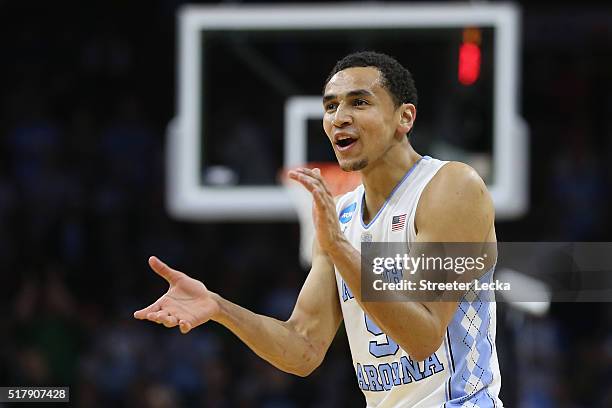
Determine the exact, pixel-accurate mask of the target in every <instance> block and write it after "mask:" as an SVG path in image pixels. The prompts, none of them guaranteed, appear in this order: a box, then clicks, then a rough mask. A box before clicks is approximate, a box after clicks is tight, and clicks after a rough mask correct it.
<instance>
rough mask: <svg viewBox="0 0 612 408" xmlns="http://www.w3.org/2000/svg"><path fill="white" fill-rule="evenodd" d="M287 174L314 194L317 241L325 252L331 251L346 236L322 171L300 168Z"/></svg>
mask: <svg viewBox="0 0 612 408" xmlns="http://www.w3.org/2000/svg"><path fill="white" fill-rule="evenodd" d="M287 174H288V176H289V178H291V179H293V180H295V181H298V182H299V183H300V184H302V185H303V186H304V187H305V188H306V189H307V190H308V191H309V192H310V194H312V201H313V206H312V218H313V223H314V226H315V229H316V235H317V241H318V243H319V245H320V246H321V248H322V249H323V250H324V251H327V250H329V249H330V248H331V247H332V246H333V245H334V244H336V243H337V242H338V240H339V239H341V238H343V237H344V235H343V234H342V232H341V231H340V225H339V224H338V215H337V213H336V203H335V201H334V197H333V196H332V194H331V193H330V192H329V189H328V188H327V185H326V184H325V180H323V177H322V176H321V170H319V169H317V168H315V169H308V168H298V169H295V170H291V171H289V172H288V173H287Z"/></svg>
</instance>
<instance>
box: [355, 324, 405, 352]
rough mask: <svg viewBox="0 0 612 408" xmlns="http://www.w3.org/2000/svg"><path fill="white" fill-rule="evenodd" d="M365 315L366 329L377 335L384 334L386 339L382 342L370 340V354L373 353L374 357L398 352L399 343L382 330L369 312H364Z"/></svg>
mask: <svg viewBox="0 0 612 408" xmlns="http://www.w3.org/2000/svg"><path fill="white" fill-rule="evenodd" d="M363 315H364V316H365V326H366V329H368V331H369V332H370V333H372V334H373V335H375V336H380V335H383V336H384V341H382V342H380V343H379V342H378V341H371V342H370V354H372V355H373V356H374V357H386V356H392V355H394V354H395V353H397V350H399V346H398V345H397V343H396V342H394V341H393V339H391V338H390V337H389V336H387V335H386V334H385V333H383V331H382V330H380V328H379V327H378V326H377V325H376V323H374V322H373V321H372V320H371V319H370V317H369V316H368V315H367V314H365V313H364V314H363Z"/></svg>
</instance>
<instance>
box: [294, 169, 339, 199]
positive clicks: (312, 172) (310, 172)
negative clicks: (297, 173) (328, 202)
mask: <svg viewBox="0 0 612 408" xmlns="http://www.w3.org/2000/svg"><path fill="white" fill-rule="evenodd" d="M301 170H303V173H304V174H306V175H307V176H309V177H312V178H313V179H314V180H316V182H318V183H317V184H318V185H320V186H321V187H322V188H323V190H325V191H326V192H327V193H329V195H332V194H331V193H330V191H329V188H328V187H327V182H326V181H325V179H324V178H323V176H322V175H321V169H320V168H318V167H315V168H313V169H309V168H304V169H301Z"/></svg>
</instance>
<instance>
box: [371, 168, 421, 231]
mask: <svg viewBox="0 0 612 408" xmlns="http://www.w3.org/2000/svg"><path fill="white" fill-rule="evenodd" d="M423 159H425V160H429V159H431V157H429V156H423V157H421V158H420V159H419V160H417V161H416V162H415V163H414V164H413V165H412V167H410V169H408V171H407V172H406V174H404V177H402V179H401V180H400V181H399V182H398V183H397V184H396V185H395V187H393V190H391V194H389V197H387V199H386V200H385V202H384V204H383V205H382V207H380V210H378V212H377V213H376V215H375V216H374V218H372V219H371V220H370V222H369V223H368V225H366V224H364V222H363V205H364V203H365V189H364V190H363V193H362V196H361V206H360V207H359V221H361V226H362V227H363V228H364V229H366V230H367V229H368V228H370V227H371V226H372V224H374V221H376V219H377V218H378V216H379V215H380V214H382V212H383V210H384V209H385V207H387V204H388V203H389V201H391V197H393V194H394V193H395V192H396V191H397V189H398V188H399V187H400V186H401V185H402V183H404V181H406V179H407V178H408V176H410V173H412V172H413V171H414V169H416V167H417V165H418V164H419V163H420V162H421V160H423Z"/></svg>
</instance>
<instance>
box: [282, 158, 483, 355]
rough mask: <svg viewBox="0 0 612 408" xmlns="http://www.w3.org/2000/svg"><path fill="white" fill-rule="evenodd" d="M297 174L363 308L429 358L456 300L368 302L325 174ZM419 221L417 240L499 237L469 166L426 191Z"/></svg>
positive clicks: (448, 171) (320, 234)
mask: <svg viewBox="0 0 612 408" xmlns="http://www.w3.org/2000/svg"><path fill="white" fill-rule="evenodd" d="M298 173H299V174H298ZM293 178H294V179H296V180H298V181H300V182H301V183H302V184H303V185H304V186H305V187H306V188H307V189H308V190H309V191H311V193H312V194H313V201H314V204H315V209H316V214H315V220H316V227H317V239H318V240H319V242H320V243H321V246H322V247H324V248H325V250H326V251H327V253H328V254H329V256H330V258H331V259H332V261H333V263H334V264H335V265H336V267H337V268H338V271H339V272H340V274H341V275H342V278H343V279H344V281H345V282H346V284H347V285H348V286H349V288H350V289H351V291H352V293H353V294H354V295H355V299H356V300H357V301H358V302H359V304H360V306H361V308H362V309H363V310H364V311H365V312H366V313H367V314H368V315H369V316H370V318H372V320H374V322H375V323H376V324H377V325H378V327H380V328H381V330H383V332H385V334H387V335H389V336H390V337H391V338H392V339H393V340H395V341H396V342H397V343H398V344H399V345H400V346H401V347H402V349H404V350H406V351H407V352H408V353H409V354H410V355H411V356H412V357H413V358H415V359H416V360H419V361H422V360H424V359H426V358H427V357H429V356H430V355H431V354H432V353H433V352H435V351H436V350H437V349H438V347H439V346H440V344H441V342H442V339H443V337H444V333H445V331H446V327H447V326H448V324H449V322H450V320H451V319H452V316H453V314H454V312H455V310H456V309H457V302H363V301H362V300H361V261H360V253H359V251H358V250H357V249H355V248H354V247H353V246H352V245H351V243H350V242H348V241H347V240H346V239H345V238H344V235H343V234H342V233H340V231H339V228H338V227H337V222H338V221H337V218H336V217H335V212H334V213H332V211H331V208H332V203H331V202H330V200H329V197H330V196H329V194H328V192H327V191H326V187H325V185H324V183H323V181H322V180H321V179H320V175H319V174H317V172H314V171H311V170H308V169H306V170H303V171H301V172H294V173H293ZM416 225H417V228H418V233H417V242H486V241H488V240H491V237H493V240H494V231H493V205H492V202H491V200H490V197H489V195H488V193H487V191H486V187H485V186H484V183H483V182H482V180H481V179H480V177H478V175H477V174H476V173H475V172H474V171H473V170H472V169H471V168H470V167H469V166H466V165H463V164H460V163H450V164H448V165H446V166H445V167H444V168H442V169H441V170H440V171H439V173H438V174H437V175H436V176H435V177H434V179H433V180H432V182H430V184H429V185H428V187H427V188H426V189H425V191H424V192H423V194H422V196H421V200H420V202H419V206H418V209H417V216H416Z"/></svg>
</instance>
